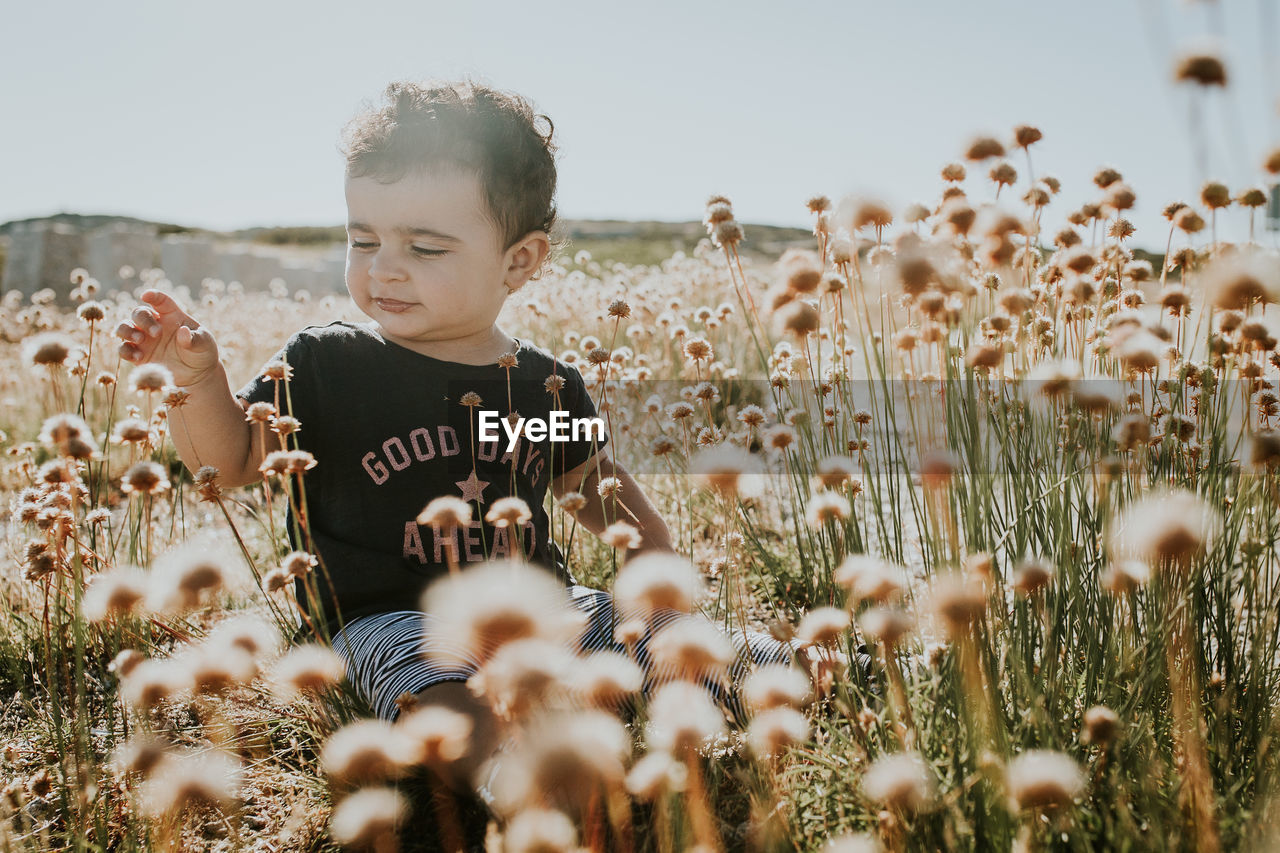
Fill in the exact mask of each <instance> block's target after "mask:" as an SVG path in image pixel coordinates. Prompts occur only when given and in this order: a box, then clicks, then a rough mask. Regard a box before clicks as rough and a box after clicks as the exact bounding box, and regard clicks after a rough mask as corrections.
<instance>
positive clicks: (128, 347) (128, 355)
mask: <svg viewBox="0 0 1280 853" xmlns="http://www.w3.org/2000/svg"><path fill="white" fill-rule="evenodd" d="M118 352H119V353H120V357H121V358H123V359H124V360H125V361H128V362H131V363H136V362H138V361H139V360H141V358H142V350H140V349H138V347H137V345H136V344H131V343H129V342H128V341H125V342H123V343H122V344H120V348H119V350H118Z"/></svg>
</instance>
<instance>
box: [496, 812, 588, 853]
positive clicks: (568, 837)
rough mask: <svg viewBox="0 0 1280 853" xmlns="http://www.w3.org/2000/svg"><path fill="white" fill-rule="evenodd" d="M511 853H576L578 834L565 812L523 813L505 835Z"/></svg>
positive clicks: (511, 822)
mask: <svg viewBox="0 0 1280 853" xmlns="http://www.w3.org/2000/svg"><path fill="white" fill-rule="evenodd" d="M503 844H504V849H505V850H506V851H508V853H575V851H577V850H578V849H580V848H579V847H578V830H577V827H575V826H574V824H573V821H572V820H570V819H569V816H568V815H566V814H565V813H564V812H559V811H555V810H553V809H543V808H531V809H524V810H523V811H521V812H520V813H519V814H517V815H516V816H515V817H513V818H512V819H511V821H510V822H509V823H508V824H507V831H506V833H505V834H504V835H503Z"/></svg>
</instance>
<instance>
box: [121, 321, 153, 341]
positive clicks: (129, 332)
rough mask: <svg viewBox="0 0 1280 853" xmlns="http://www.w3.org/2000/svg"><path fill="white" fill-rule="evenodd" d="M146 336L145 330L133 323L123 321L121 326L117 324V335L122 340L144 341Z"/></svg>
mask: <svg viewBox="0 0 1280 853" xmlns="http://www.w3.org/2000/svg"><path fill="white" fill-rule="evenodd" d="M146 336H147V335H146V333H145V332H143V331H142V330H141V329H139V328H137V327H136V326H134V325H133V324H132V323H121V324H120V325H119V326H116V337H117V338H119V339H120V340H122V341H133V342H134V343H142V341H143V339H145V338H146Z"/></svg>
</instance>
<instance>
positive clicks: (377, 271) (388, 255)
mask: <svg viewBox="0 0 1280 853" xmlns="http://www.w3.org/2000/svg"><path fill="white" fill-rule="evenodd" d="M369 275H370V277H372V278H375V279H377V280H379V281H398V280H402V279H404V278H405V272H404V263H403V261H401V260H400V259H399V258H397V257H396V256H395V253H394V252H392V251H391V250H389V249H386V248H380V249H378V250H377V251H376V252H374V253H373V259H372V260H371V261H370V262H369Z"/></svg>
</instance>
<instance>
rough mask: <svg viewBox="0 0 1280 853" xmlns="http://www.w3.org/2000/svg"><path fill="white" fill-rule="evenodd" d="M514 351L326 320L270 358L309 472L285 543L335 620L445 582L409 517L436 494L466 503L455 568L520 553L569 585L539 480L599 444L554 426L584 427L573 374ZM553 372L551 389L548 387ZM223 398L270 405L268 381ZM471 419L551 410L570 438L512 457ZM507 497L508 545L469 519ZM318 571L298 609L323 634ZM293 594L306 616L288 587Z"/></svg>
mask: <svg viewBox="0 0 1280 853" xmlns="http://www.w3.org/2000/svg"><path fill="white" fill-rule="evenodd" d="M519 344H520V346H519V349H518V350H517V351H516V353H515V355H516V360H517V363H516V365H515V366H513V367H510V368H504V367H500V366H498V365H497V364H490V365H467V364H457V363H455V362H448V361H441V360H439V359H435V358H431V357H430V356H426V355H422V354H420V353H417V352H414V351H413V350H410V349H406V348H405V347H402V346H400V345H398V344H394V343H391V342H389V341H387V340H385V339H384V338H382V337H381V336H380V335H379V334H378V333H377V332H375V331H373V329H372V328H371V327H370V326H367V325H356V324H352V323H345V322H334V323H330V324H329V325H327V326H310V327H308V328H306V329H303V330H302V331H300V332H298V333H296V334H295V335H293V337H291V338H290V339H289V341H288V342H287V343H286V344H285V346H284V348H283V349H281V350H280V352H279V353H278V354H277V355H276V356H275V357H274V359H273V360H283V361H285V362H287V363H288V364H289V366H290V367H291V368H292V370H293V372H292V378H291V379H290V380H289V383H288V394H287V395H286V394H285V392H284V389H283V387H282V388H281V389H280V394H279V408H280V410H281V413H282V414H284V413H290V414H292V415H293V417H295V418H297V419H298V420H299V421H300V422H301V428H300V430H299V431H298V432H297V433H296V434H295V435H296V437H297V440H298V446H299V447H300V448H301V449H303V450H307V451H309V452H310V453H311V454H312V455H314V456H315V458H316V462H317V464H316V466H315V467H314V468H312V469H311V470H310V471H308V472H307V473H306V474H305V475H304V477H303V484H304V488H305V493H306V513H307V518H308V520H309V529H310V532H311V537H312V538H311V542H310V543H308V542H305V541H293V543H292V544H293V547H295V548H298V549H301V550H309V551H313V552H314V553H316V554H317V555H318V556H319V557H320V558H321V560H322V562H323V565H324V569H325V570H327V574H328V575H329V577H330V579H331V580H332V585H333V593H334V594H336V598H337V602H338V605H339V607H340V608H341V611H342V620H343V621H344V622H350V621H351V620H352V619H354V618H357V617H359V616H364V615H368V614H371V613H378V612H383V611H388V610H412V609H417V608H418V606H419V598H420V596H421V594H422V591H423V590H424V589H425V588H426V586H427V585H428V584H429V583H430V582H431V581H433V580H435V579H436V578H438V577H440V576H441V575H443V574H446V573H447V572H448V563H447V559H448V556H447V548H448V546H447V544H446V542H445V541H444V537H442V536H440V535H437V533H436V531H435V530H434V529H433V528H432V527H431V526H423V525H419V524H417V522H416V520H415V519H416V518H417V516H418V514H419V513H420V512H421V511H422V509H423V508H424V507H425V506H426V504H427V503H428V502H429V501H431V500H432V499H433V498H436V497H440V496H442V495H454V496H457V497H460V498H462V499H464V500H467V501H468V502H469V503H470V504H471V507H472V521H471V527H470V529H469V530H459V531H458V532H456V533H455V534H454V536H455V542H456V546H455V547H456V554H457V559H458V561H459V562H460V563H461V564H462V567H463V568H464V569H465V567H466V564H467V563H469V562H476V561H480V560H484V559H486V558H489V557H494V558H497V557H502V556H518V555H519V554H520V552H521V551H522V550H523V553H524V557H525V559H526V560H528V561H530V562H532V563H534V564H537V565H541V566H543V567H546V568H547V569H548V570H550V571H552V572H553V573H555V574H556V575H557V576H558V577H559V578H560V579H561V580H563V581H564V582H566V583H569V582H572V578H571V577H570V576H569V574H568V571H567V570H566V569H565V567H564V562H563V555H562V554H561V553H560V549H559V548H558V547H557V546H556V544H555V542H553V541H552V539H551V535H550V521H549V519H548V517H547V512H546V510H545V509H544V507H543V502H544V499H545V496H546V492H547V488H548V486H549V485H550V483H551V480H552V479H554V478H555V477H558V476H560V475H561V474H564V473H566V472H568V471H572V470H573V469H574V468H576V467H578V466H579V465H581V464H582V463H583V462H586V461H587V460H588V459H590V458H591V457H592V456H593V455H594V454H595V453H596V452H597V451H598V450H599V449H600V448H601V447H603V446H604V445H605V444H606V443H607V441H608V437H607V436H605V437H603V438H599V437H598V436H599V433H596V434H590V433H589V432H588V431H587V430H585V429H583V430H580V431H579V432H578V433H577V437H576V439H573V436H574V433H573V431H572V428H571V426H570V425H571V424H572V421H570V420H568V419H576V418H594V417H596V408H595V404H594V403H593V402H592V400H591V397H590V395H589V394H588V393H587V389H586V386H585V384H584V383H583V380H582V376H581V374H579V372H578V370H577V369H576V368H574V367H572V366H570V365H566V364H563V363H559V362H557V361H556V360H555V359H554V358H553V357H552V356H551V355H550V354H549V353H547V352H546V351H544V350H541V349H538V348H536V347H534V346H532V345H531V344H529V343H527V342H524V341H520V342H519ZM553 373H554V374H555V375H557V376H559V377H561V378H562V379H563V383H560V382H559V381H558V380H550V377H551V376H552V375H553ZM508 374H509V376H508ZM557 385H560V386H561V387H558V388H557V387H556V386H557ZM468 392H473V393H475V394H476V395H478V396H479V397H480V401H481V402H480V405H478V406H470V407H469V406H466V405H463V403H462V400H463V398H464V396H465V395H467V394H468ZM237 396H239V397H242V398H244V399H246V400H248V401H250V402H262V401H265V402H270V403H275V402H276V397H277V390H276V387H275V382H273V381H272V380H271V379H268V378H266V377H265V376H263V375H259V376H258V377H257V378H256V379H254V380H253V381H252V382H250V383H249V384H247V385H246V386H245V387H244V388H242V389H241V390H240V391H238V392H237ZM485 411H489V412H496V416H497V417H505V416H506V415H508V414H509V413H511V412H513V411H514V412H516V413H517V414H518V415H520V416H522V417H524V418H526V419H534V418H540V419H544V420H549V421H551V422H552V423H553V425H554V418H553V416H552V412H557V411H558V412H561V413H563V414H561V415H556V416H554V417H555V418H561V419H564V420H565V421H566V425H565V426H564V427H561V428H560V431H561V433H562V434H564V435H567V436H569V437H570V438H571V440H569V441H563V442H559V441H547V440H543V441H533V440H530V439H529V438H526V437H524V436H521V437H520V438H519V439H517V443H516V446H515V448H514V450H512V449H511V448H510V439H509V437H508V434H507V432H506V431H505V430H504V429H503V427H502V425H501V424H500V423H495V421H496V418H494V417H493V416H488V422H489V423H490V424H491V425H492V432H491V434H496V436H497V437H496V438H495V439H493V440H491V441H484V440H482V437H483V435H484V433H483V432H482V429H481V427H482V423H481V417H482V413H483V412H485ZM255 428H257V427H255ZM267 438H268V439H269V444H270V441H274V440H275V438H276V437H275V435H274V434H273V433H271V432H268V433H267ZM510 495H514V496H517V497H520V498H522V499H523V500H524V501H525V503H527V504H528V505H529V509H530V510H531V512H532V518H531V519H530V520H529V521H528V522H527V523H526V524H525V525H524V530H523V531H522V532H521V533H519V534H516V535H512V533H513V531H512V530H511V529H500V528H495V527H494V526H493V525H491V524H489V523H487V522H485V521H484V520H483V519H484V516H485V514H486V513H487V512H488V511H489V508H490V507H492V505H493V503H494V501H496V500H497V499H498V498H501V497H506V496H510ZM290 521H291V522H292V519H290ZM293 526H294V525H293V524H292V523H290V525H289V528H290V536H291V538H292V536H293V532H292V531H293ZM325 573H326V572H325V571H321V570H319V569H317V570H316V572H315V578H316V581H317V584H318V586H319V589H320V599H321V600H320V601H319V602H316V603H313V604H311V606H310V607H309V609H311V610H312V611H313V612H314V608H315V606H316V604H318V605H319V608H320V613H321V614H322V617H323V619H324V620H325V621H326V622H327V623H328V626H329V631H330V633H333V632H334V631H335V630H336V627H337V623H336V621H335V617H336V614H335V613H334V612H333V603H332V598H333V595H331V594H330V591H329V587H328V585H327V584H326V582H325ZM297 591H298V595H299V601H300V602H303V603H304V606H306V601H307V599H306V597H305V595H306V594H305V590H304V587H303V585H302V582H301V581H299V582H298V584H297Z"/></svg>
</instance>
